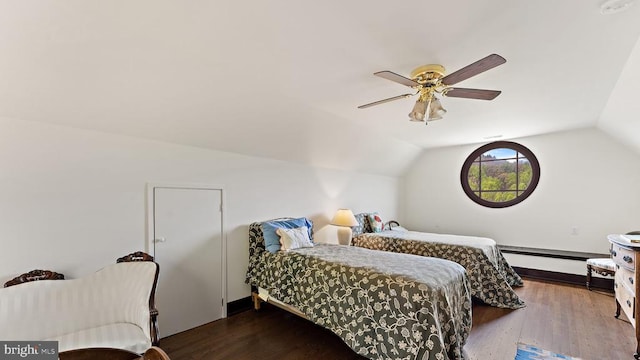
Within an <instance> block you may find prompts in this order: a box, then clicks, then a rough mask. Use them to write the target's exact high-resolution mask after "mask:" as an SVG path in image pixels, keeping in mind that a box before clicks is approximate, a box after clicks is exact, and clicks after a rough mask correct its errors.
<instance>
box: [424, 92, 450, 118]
mask: <svg viewBox="0 0 640 360" xmlns="http://www.w3.org/2000/svg"><path fill="white" fill-rule="evenodd" d="M446 113H447V110H446V109H445V108H443V107H442V104H441V103H440V100H439V99H438V98H437V97H435V96H434V97H433V100H431V103H430V104H429V117H428V118H427V121H433V120H440V119H442V116H444V114H446Z"/></svg>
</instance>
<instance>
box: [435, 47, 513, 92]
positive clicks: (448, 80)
mask: <svg viewBox="0 0 640 360" xmlns="http://www.w3.org/2000/svg"><path fill="white" fill-rule="evenodd" d="M506 62H507V60H505V59H504V58H503V57H502V56H500V55H497V54H491V55H489V56H487V57H485V58H484V59H480V60H478V61H476V62H474V63H473V64H470V65H467V66H465V67H463V68H462V69H460V70H458V71H456V72H454V73H451V74H449V75H447V76H445V77H443V78H442V83H443V84H444V85H453V84H457V83H459V82H460V81H462V80H467V79H468V78H470V77H472V76H476V75H478V74H480V73H483V72H485V71H487V70H489V69H493V68H494V67H496V66H498V65H502V64H504V63H506Z"/></svg>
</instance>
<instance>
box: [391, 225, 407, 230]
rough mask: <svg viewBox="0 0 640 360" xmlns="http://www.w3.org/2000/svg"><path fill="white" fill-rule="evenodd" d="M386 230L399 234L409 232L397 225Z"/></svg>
mask: <svg viewBox="0 0 640 360" xmlns="http://www.w3.org/2000/svg"><path fill="white" fill-rule="evenodd" d="M388 230H391V231H399V232H408V231H409V230H407V229H405V228H403V227H402V226H400V225H398V226H394V227H392V228H389V229H388Z"/></svg>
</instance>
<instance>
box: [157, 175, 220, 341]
mask: <svg viewBox="0 0 640 360" xmlns="http://www.w3.org/2000/svg"><path fill="white" fill-rule="evenodd" d="M152 216H153V239H154V256H155V260H156V261H157V262H158V264H159V266H160V275H159V277H158V287H157V290H156V308H157V309H158V312H159V315H158V323H159V328H160V329H159V330H160V336H161V337H165V336H169V335H172V334H175V333H178V332H181V331H185V330H188V329H191V328H194V327H196V326H200V325H203V324H206V323H208V322H211V321H214V320H217V319H220V318H221V317H223V308H224V300H223V277H222V276H223V253H222V251H223V241H222V191H221V190H219V189H200V188H196V189H193V188H163V187H154V188H153V214H152Z"/></svg>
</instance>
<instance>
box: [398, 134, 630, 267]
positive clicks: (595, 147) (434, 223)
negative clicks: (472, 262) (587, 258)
mask: <svg viewBox="0 0 640 360" xmlns="http://www.w3.org/2000/svg"><path fill="white" fill-rule="evenodd" d="M514 141H516V142H519V143H521V144H522V145H524V146H526V147H528V148H529V149H530V150H532V151H533V153H534V154H536V156H537V158H538V160H539V161H540V167H541V176H540V182H539V184H538V187H537V189H536V190H535V191H534V192H533V194H532V195H531V196H530V197H529V198H527V199H526V200H525V201H524V202H522V203H520V204H517V205H515V206H512V207H508V208H504V209H489V208H485V207H482V206H480V205H477V204H476V203H474V202H473V201H471V200H470V199H469V198H468V197H467V196H466V195H465V193H464V192H463V190H462V187H461V185H460V170H461V167H462V163H463V162H464V160H465V159H466V157H467V156H468V155H469V154H470V153H471V152H472V151H473V150H475V149H476V148H478V147H479V146H480V145H479V144H476V145H468V146H458V147H448V148H441V149H435V150H428V151H425V152H424V154H423V155H422V156H421V157H420V158H419V159H418V160H417V161H416V162H415V163H414V164H413V165H412V166H411V168H410V170H409V171H408V172H407V173H406V175H405V177H404V179H403V185H402V187H403V190H402V191H403V198H404V200H403V201H404V203H403V216H402V219H403V220H404V222H405V224H406V225H407V227H409V228H411V229H416V230H421V231H430V232H443V233H456V234H463V235H479V236H486V237H490V238H493V239H495V240H496V242H497V243H498V244H505V245H516V246H526V247H534V248H546V249H562V250H573V251H584V252H595V253H608V242H607V240H606V235H607V234H611V233H621V232H626V231H630V230H638V229H640V157H639V156H638V154H637V153H635V152H634V151H632V150H631V149H629V148H625V147H624V146H623V145H620V144H619V143H618V142H616V141H614V140H613V139H612V138H610V137H609V136H608V135H606V134H604V133H603V132H601V131H599V130H596V129H583V130H575V131H569V132H562V133H554V134H548V135H541V136H534V137H527V138H521V139H516V140H514ZM574 227H575V228H577V235H573V234H572V230H573V228H574ZM508 259H509V260H510V261H513V263H512V265H515V266H525V265H526V267H534V268H538V269H543V270H551V271H564V272H568V273H581V274H582V273H584V271H576V265H575V264H574V263H569V262H565V263H564V264H563V263H562V262H560V263H558V262H557V261H555V260H553V259H552V260H549V259H545V258H540V257H535V258H533V259H529V262H528V263H526V264H525V263H524V262H522V261H521V259H519V257H511V258H508ZM532 263H533V264H532ZM535 264H538V265H537V266H535Z"/></svg>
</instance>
